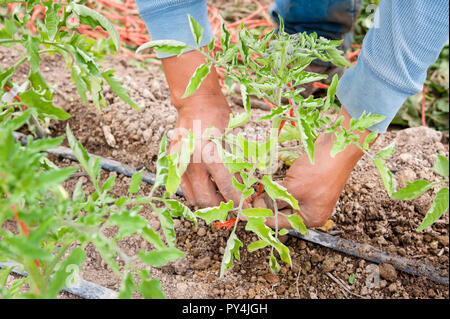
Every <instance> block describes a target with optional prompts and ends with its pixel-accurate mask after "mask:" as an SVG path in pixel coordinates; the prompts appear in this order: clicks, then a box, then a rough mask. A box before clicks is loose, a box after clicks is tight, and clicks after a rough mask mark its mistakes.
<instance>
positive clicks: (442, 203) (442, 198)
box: [417, 187, 449, 231]
mask: <svg viewBox="0 0 450 319" xmlns="http://www.w3.org/2000/svg"><path fill="white" fill-rule="evenodd" d="M448 206H449V190H448V188H447V187H444V188H441V189H440V190H439V191H438V192H437V194H436V197H435V198H434V199H433V203H432V204H431V208H430V209H429V210H428V212H427V214H426V215H425V218H424V219H423V221H422V224H421V225H420V226H419V227H418V228H417V231H421V230H424V229H425V228H427V227H429V226H431V225H432V224H433V223H434V222H435V221H436V220H438V219H439V218H440V217H441V216H442V215H443V214H444V213H445V212H446V211H447V210H448Z"/></svg>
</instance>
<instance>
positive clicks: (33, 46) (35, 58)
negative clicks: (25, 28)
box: [22, 36, 41, 73]
mask: <svg viewBox="0 0 450 319" xmlns="http://www.w3.org/2000/svg"><path fill="white" fill-rule="evenodd" d="M22 44H23V46H24V48H25V50H26V51H27V55H28V61H30V68H31V72H32V73H33V72H36V71H38V68H39V63H40V62H41V57H40V55H39V44H40V41H39V39H38V38H36V37H31V36H28V38H27V40H26V41H24V42H22Z"/></svg>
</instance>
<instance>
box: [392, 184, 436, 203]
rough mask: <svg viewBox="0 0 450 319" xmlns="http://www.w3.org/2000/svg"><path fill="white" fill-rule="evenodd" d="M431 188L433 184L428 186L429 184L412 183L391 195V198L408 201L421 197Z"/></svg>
mask: <svg viewBox="0 0 450 319" xmlns="http://www.w3.org/2000/svg"><path fill="white" fill-rule="evenodd" d="M431 187H433V184H430V182H428V181H426V180H418V181H415V182H414V183H409V184H408V186H406V187H405V188H402V189H399V190H398V191H396V192H395V193H394V194H392V197H393V198H395V199H399V200H410V199H413V198H416V197H418V196H420V195H422V194H423V193H425V192H426V191H427V190H429V189H430V188H431Z"/></svg>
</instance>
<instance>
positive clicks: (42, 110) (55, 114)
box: [19, 90, 70, 121]
mask: <svg viewBox="0 0 450 319" xmlns="http://www.w3.org/2000/svg"><path fill="white" fill-rule="evenodd" d="M19 97H20V99H21V100H22V102H23V104H25V105H26V106H28V107H29V108H34V109H36V110H37V112H38V113H39V114H41V115H43V116H45V117H49V118H52V119H55V120H62V121H63V120H67V119H68V118H69V117H70V114H69V113H67V112H66V111H64V110H63V109H60V108H58V107H55V106H53V103H52V102H51V101H49V100H46V99H45V97H44V96H43V95H40V94H38V93H37V92H35V91H33V90H32V91H27V92H24V93H21V94H19Z"/></svg>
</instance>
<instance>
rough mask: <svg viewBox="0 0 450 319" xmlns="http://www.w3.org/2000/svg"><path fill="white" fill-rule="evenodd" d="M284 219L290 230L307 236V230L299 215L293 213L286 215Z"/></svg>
mask: <svg viewBox="0 0 450 319" xmlns="http://www.w3.org/2000/svg"><path fill="white" fill-rule="evenodd" d="M286 218H287V220H288V221H289V224H290V225H291V226H292V228H294V229H295V230H296V231H298V232H300V233H301V234H303V235H307V234H308V229H307V228H306V226H305V224H304V223H303V220H302V218H301V217H300V216H299V215H297V214H295V213H294V214H291V215H287V216H286Z"/></svg>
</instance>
